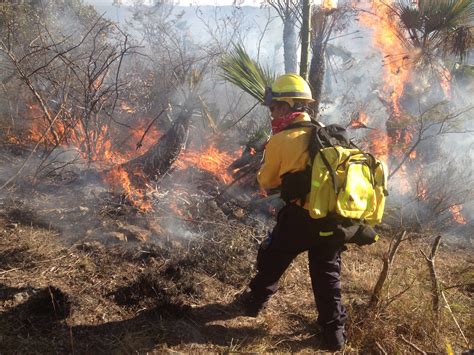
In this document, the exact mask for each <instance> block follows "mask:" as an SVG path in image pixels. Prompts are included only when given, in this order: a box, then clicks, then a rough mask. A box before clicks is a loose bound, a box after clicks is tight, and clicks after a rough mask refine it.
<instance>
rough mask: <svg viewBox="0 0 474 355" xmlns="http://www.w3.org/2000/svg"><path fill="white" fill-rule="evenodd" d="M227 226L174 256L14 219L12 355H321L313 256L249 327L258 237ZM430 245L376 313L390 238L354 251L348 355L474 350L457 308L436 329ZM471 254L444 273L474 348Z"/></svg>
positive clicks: (1, 224) (407, 256) (8, 286)
mask: <svg viewBox="0 0 474 355" xmlns="http://www.w3.org/2000/svg"><path fill="white" fill-rule="evenodd" d="M216 222H219V223H216V224H215V225H214V226H211V225H209V221H207V222H206V223H207V224H206V233H205V234H202V238H196V239H194V240H188V241H187V242H181V243H175V244H173V247H172V248H168V249H166V248H160V247H157V246H156V245H154V244H146V243H122V244H114V245H108V246H105V245H103V244H101V243H98V242H87V243H76V244H74V245H72V246H70V245H63V244H62V243H61V238H60V236H59V235H58V234H57V233H55V232H52V231H48V230H46V229H42V228H39V227H30V226H25V225H21V224H20V225H17V226H16V227H15V226H10V228H9V227H7V225H8V224H9V223H10V221H9V219H8V216H3V217H2V218H1V219H0V256H1V258H0V269H1V271H0V296H1V299H2V303H1V306H0V311H1V312H2V313H1V316H0V334H1V335H0V336H1V339H0V352H1V353H13V352H14V353H32V352H39V353H46V352H66V353H67V352H78V353H90V352H122V353H124V352H126V353H129V352H147V351H148V352H149V351H154V352H161V351H182V352H191V351H199V352H201V351H206V352H207V351H219V352H227V351H229V352H230V351H242V352H273V351H275V352H315V351H318V349H321V343H320V338H319V330H318V328H317V326H316V323H315V318H316V317H315V316H316V310H315V307H314V301H313V296H312V292H311V286H310V281H309V273H308V267H307V262H306V255H301V256H299V257H298V258H297V259H296V260H295V262H294V263H293V264H292V266H291V267H290V269H289V270H288V272H287V273H286V274H285V275H284V277H283V278H282V280H281V288H280V291H279V292H278V293H277V294H276V295H275V296H274V297H273V298H272V299H271V301H270V302H269V306H268V308H267V309H266V310H265V311H264V312H263V313H262V314H261V315H260V316H259V317H257V318H255V319H254V318H248V317H243V316H240V315H239V313H238V309H236V308H235V307H233V306H232V305H231V303H232V300H233V298H234V296H235V294H236V293H238V292H239V291H241V290H242V289H243V288H244V287H245V285H246V283H247V282H248V280H249V278H250V277H251V275H252V274H253V261H254V258H255V254H256V248H257V241H256V240H255V239H254V238H253V236H254V235H255V233H256V232H257V231H256V230H254V229H253V228H250V227H248V226H245V225H244V224H242V223H239V222H237V221H235V220H234V221H232V220H230V221H227V222H226V223H221V222H223V221H216ZM196 228H197V229H199V228H204V226H203V225H201V226H196ZM429 242H430V238H418V239H416V240H408V241H405V242H403V243H402V245H401V247H400V250H399V253H398V254H397V256H396V259H395V262H394V267H393V270H392V271H391V274H390V278H389V282H388V284H387V285H386V287H385V289H384V298H383V302H382V304H381V305H380V307H379V308H378V309H368V308H367V304H368V301H369V298H370V295H371V290H372V287H373V285H374V284H375V282H376V280H377V277H378V274H379V271H380V268H381V264H382V262H381V257H382V256H383V255H384V253H385V251H386V250H387V248H388V238H384V239H383V240H381V241H380V242H379V243H377V244H375V245H373V246H370V247H365V248H359V247H355V246H350V247H349V250H348V251H347V252H345V253H344V254H343V292H344V301H345V303H346V305H347V308H348V310H349V315H350V319H349V323H348V327H347V328H348V333H349V339H350V340H349V344H348V346H347V348H346V352H348V353H381V352H382V350H381V349H383V350H384V351H386V352H387V353H413V352H414V348H413V347H412V346H411V345H409V343H412V344H414V345H415V346H417V347H419V348H420V349H422V350H423V351H426V352H435V353H443V352H445V348H446V344H447V343H449V344H450V345H451V346H452V347H453V348H454V349H455V351H457V352H460V351H462V350H465V349H467V348H468V347H467V345H466V344H465V343H464V341H463V339H462V337H461V336H460V333H459V331H458V329H457V327H456V326H455V324H454V322H453V320H452V318H451V316H450V314H449V313H448V312H447V310H446V308H443V310H442V317H441V320H440V322H439V324H435V323H434V321H433V319H434V317H433V315H432V312H431V298H430V297H431V296H430V287H431V284H430V278H429V273H428V268H427V265H426V262H425V260H424V258H423V256H422V255H421V253H420V252H419V250H420V249H424V250H428V249H429ZM469 252H470V251H469V250H462V249H459V248H457V249H454V248H451V247H447V246H442V247H441V249H440V250H439V255H438V256H437V270H438V273H439V278H440V281H441V282H442V284H443V285H444V287H445V293H446V296H447V299H448V300H449V302H450V305H451V308H452V310H453V312H454V314H455V316H456V318H457V320H458V321H459V323H460V326H461V328H462V329H463V331H464V332H465V334H466V336H467V337H468V339H472V335H473V333H474V329H473V326H472V322H471V321H470V316H471V315H470V310H471V309H472V306H473V304H472V303H473V302H472V297H471V296H472V290H473V289H472V278H473V277H472V276H473V274H472V261H471V260H470V259H469ZM469 283H470V285H467V284H469ZM459 285H461V286H459ZM450 286H456V287H450ZM48 290H54V292H55V293H54V294H55V295H56V297H54V299H59V300H60V301H61V300H63V301H62V303H60V302H59V303H56V304H57V305H62V306H61V307H62V308H54V307H53V308H51V307H50V304H49V303H48V302H47V300H48V298H45V297H44V295H48V294H50V293H48V292H50V291H48ZM40 296H43V297H42V298H41V297H40ZM38 300H40V301H38ZM51 304H52V303H51ZM61 310H62V313H61V312H60V311H61ZM59 315H62V316H59ZM45 319H46V320H47V321H45Z"/></svg>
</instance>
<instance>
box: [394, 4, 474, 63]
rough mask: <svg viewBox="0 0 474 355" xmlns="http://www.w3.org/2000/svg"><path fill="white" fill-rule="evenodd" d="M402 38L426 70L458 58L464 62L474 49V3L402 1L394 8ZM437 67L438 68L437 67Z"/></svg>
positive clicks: (415, 60)
mask: <svg viewBox="0 0 474 355" xmlns="http://www.w3.org/2000/svg"><path fill="white" fill-rule="evenodd" d="M390 10H391V12H392V14H393V15H394V18H396V21H397V25H398V36H399V38H400V39H401V40H402V42H403V44H404V45H405V47H406V48H407V49H408V50H409V51H410V52H412V53H413V52H416V53H418V55H417V56H415V57H414V58H412V60H413V62H414V63H415V64H421V65H422V66H426V65H431V64H435V63H436V61H437V60H438V59H439V58H446V57H447V56H449V55H454V56H456V57H457V58H459V59H460V60H461V61H463V60H464V59H465V56H466V53H467V51H468V50H469V49H470V48H472V47H473V44H474V34H473V27H472V23H474V2H473V1H472V0H419V2H418V4H417V5H413V3H412V1H411V0H399V1H398V2H397V3H396V4H395V5H394V6H393V7H391V8H390ZM435 65H436V64H435Z"/></svg>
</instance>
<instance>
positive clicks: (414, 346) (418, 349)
mask: <svg viewBox="0 0 474 355" xmlns="http://www.w3.org/2000/svg"><path fill="white" fill-rule="evenodd" d="M400 338H402V340H403V341H404V342H405V343H406V344H408V345H410V346H411V347H412V349H414V350H416V351H417V352H419V353H420V354H423V355H426V354H427V353H426V351H423V350H421V349H420V348H419V347H418V346H416V345H415V344H413V343H412V342H411V341H409V340H408V339H407V338H405V337H404V336H403V334H400Z"/></svg>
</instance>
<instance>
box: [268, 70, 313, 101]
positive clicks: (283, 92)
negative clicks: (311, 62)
mask: <svg viewBox="0 0 474 355" xmlns="http://www.w3.org/2000/svg"><path fill="white" fill-rule="evenodd" d="M272 100H275V101H284V102H288V104H289V105H290V106H291V107H293V106H294V105H295V100H298V101H303V102H314V100H313V97H312V94H311V88H310V87H309V84H308V83H307V82H306V80H304V79H303V78H302V77H301V76H299V75H298V74H284V75H280V76H279V77H278V78H276V80H275V81H274V82H273V84H272V87H271V88H267V91H266V92H265V102H264V104H265V105H267V106H268V105H270V102H271V101H272Z"/></svg>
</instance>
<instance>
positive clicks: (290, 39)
mask: <svg viewBox="0 0 474 355" xmlns="http://www.w3.org/2000/svg"><path fill="white" fill-rule="evenodd" d="M297 51H298V36H297V35H296V18H295V16H293V15H288V16H287V17H286V18H285V19H284V20H283V55H284V58H285V73H297V72H298V56H297Z"/></svg>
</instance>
